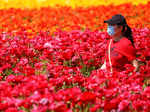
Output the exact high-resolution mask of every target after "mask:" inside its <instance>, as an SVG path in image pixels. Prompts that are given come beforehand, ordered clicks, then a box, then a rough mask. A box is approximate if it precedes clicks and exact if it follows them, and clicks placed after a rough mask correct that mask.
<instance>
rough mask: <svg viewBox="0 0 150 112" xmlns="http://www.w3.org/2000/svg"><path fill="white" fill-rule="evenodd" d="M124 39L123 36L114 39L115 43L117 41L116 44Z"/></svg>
mask: <svg viewBox="0 0 150 112" xmlns="http://www.w3.org/2000/svg"><path fill="white" fill-rule="evenodd" d="M122 38H123V36H122V35H120V36H118V37H114V38H113V41H115V42H118V41H119V40H120V39H122Z"/></svg>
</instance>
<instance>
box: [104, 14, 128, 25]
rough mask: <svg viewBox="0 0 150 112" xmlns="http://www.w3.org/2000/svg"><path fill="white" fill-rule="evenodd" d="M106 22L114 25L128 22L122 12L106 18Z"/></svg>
mask: <svg viewBox="0 0 150 112" xmlns="http://www.w3.org/2000/svg"><path fill="white" fill-rule="evenodd" d="M104 23H108V24H111V25H114V24H118V25H124V24H127V22H126V20H125V18H124V16H122V15H121V14H116V15H114V16H112V18H111V19H108V20H105V21H104Z"/></svg>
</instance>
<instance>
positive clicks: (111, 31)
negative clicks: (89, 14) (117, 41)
mask: <svg viewBox="0 0 150 112" xmlns="http://www.w3.org/2000/svg"><path fill="white" fill-rule="evenodd" d="M107 33H108V34H109V35H110V36H111V35H114V33H115V30H114V26H110V25H108V27H107Z"/></svg>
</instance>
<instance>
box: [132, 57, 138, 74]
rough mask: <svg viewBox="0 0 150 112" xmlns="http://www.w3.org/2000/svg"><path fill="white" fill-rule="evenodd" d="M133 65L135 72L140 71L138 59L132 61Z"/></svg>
mask: <svg viewBox="0 0 150 112" xmlns="http://www.w3.org/2000/svg"><path fill="white" fill-rule="evenodd" d="M132 65H133V66H134V67H135V69H134V72H137V71H139V63H138V61H137V60H136V59H135V60H133V61H132Z"/></svg>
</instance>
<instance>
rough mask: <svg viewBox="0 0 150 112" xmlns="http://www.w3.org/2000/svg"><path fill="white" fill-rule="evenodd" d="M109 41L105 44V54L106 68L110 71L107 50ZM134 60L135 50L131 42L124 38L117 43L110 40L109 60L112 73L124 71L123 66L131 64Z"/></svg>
mask: <svg viewBox="0 0 150 112" xmlns="http://www.w3.org/2000/svg"><path fill="white" fill-rule="evenodd" d="M109 43H110V40H109V41H108V43H107V51H106V54H105V59H106V68H107V70H110V63H109V56H108V48H109ZM135 58H136V49H135V48H134V46H133V45H132V43H131V41H130V40H128V39H127V38H126V37H124V38H122V39H120V40H119V41H118V42H115V41H113V40H112V43H111V46H110V59H111V63H112V68H113V71H114V70H116V71H122V70H124V69H125V67H124V65H125V64H131V61H132V60H134V59H135Z"/></svg>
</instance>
